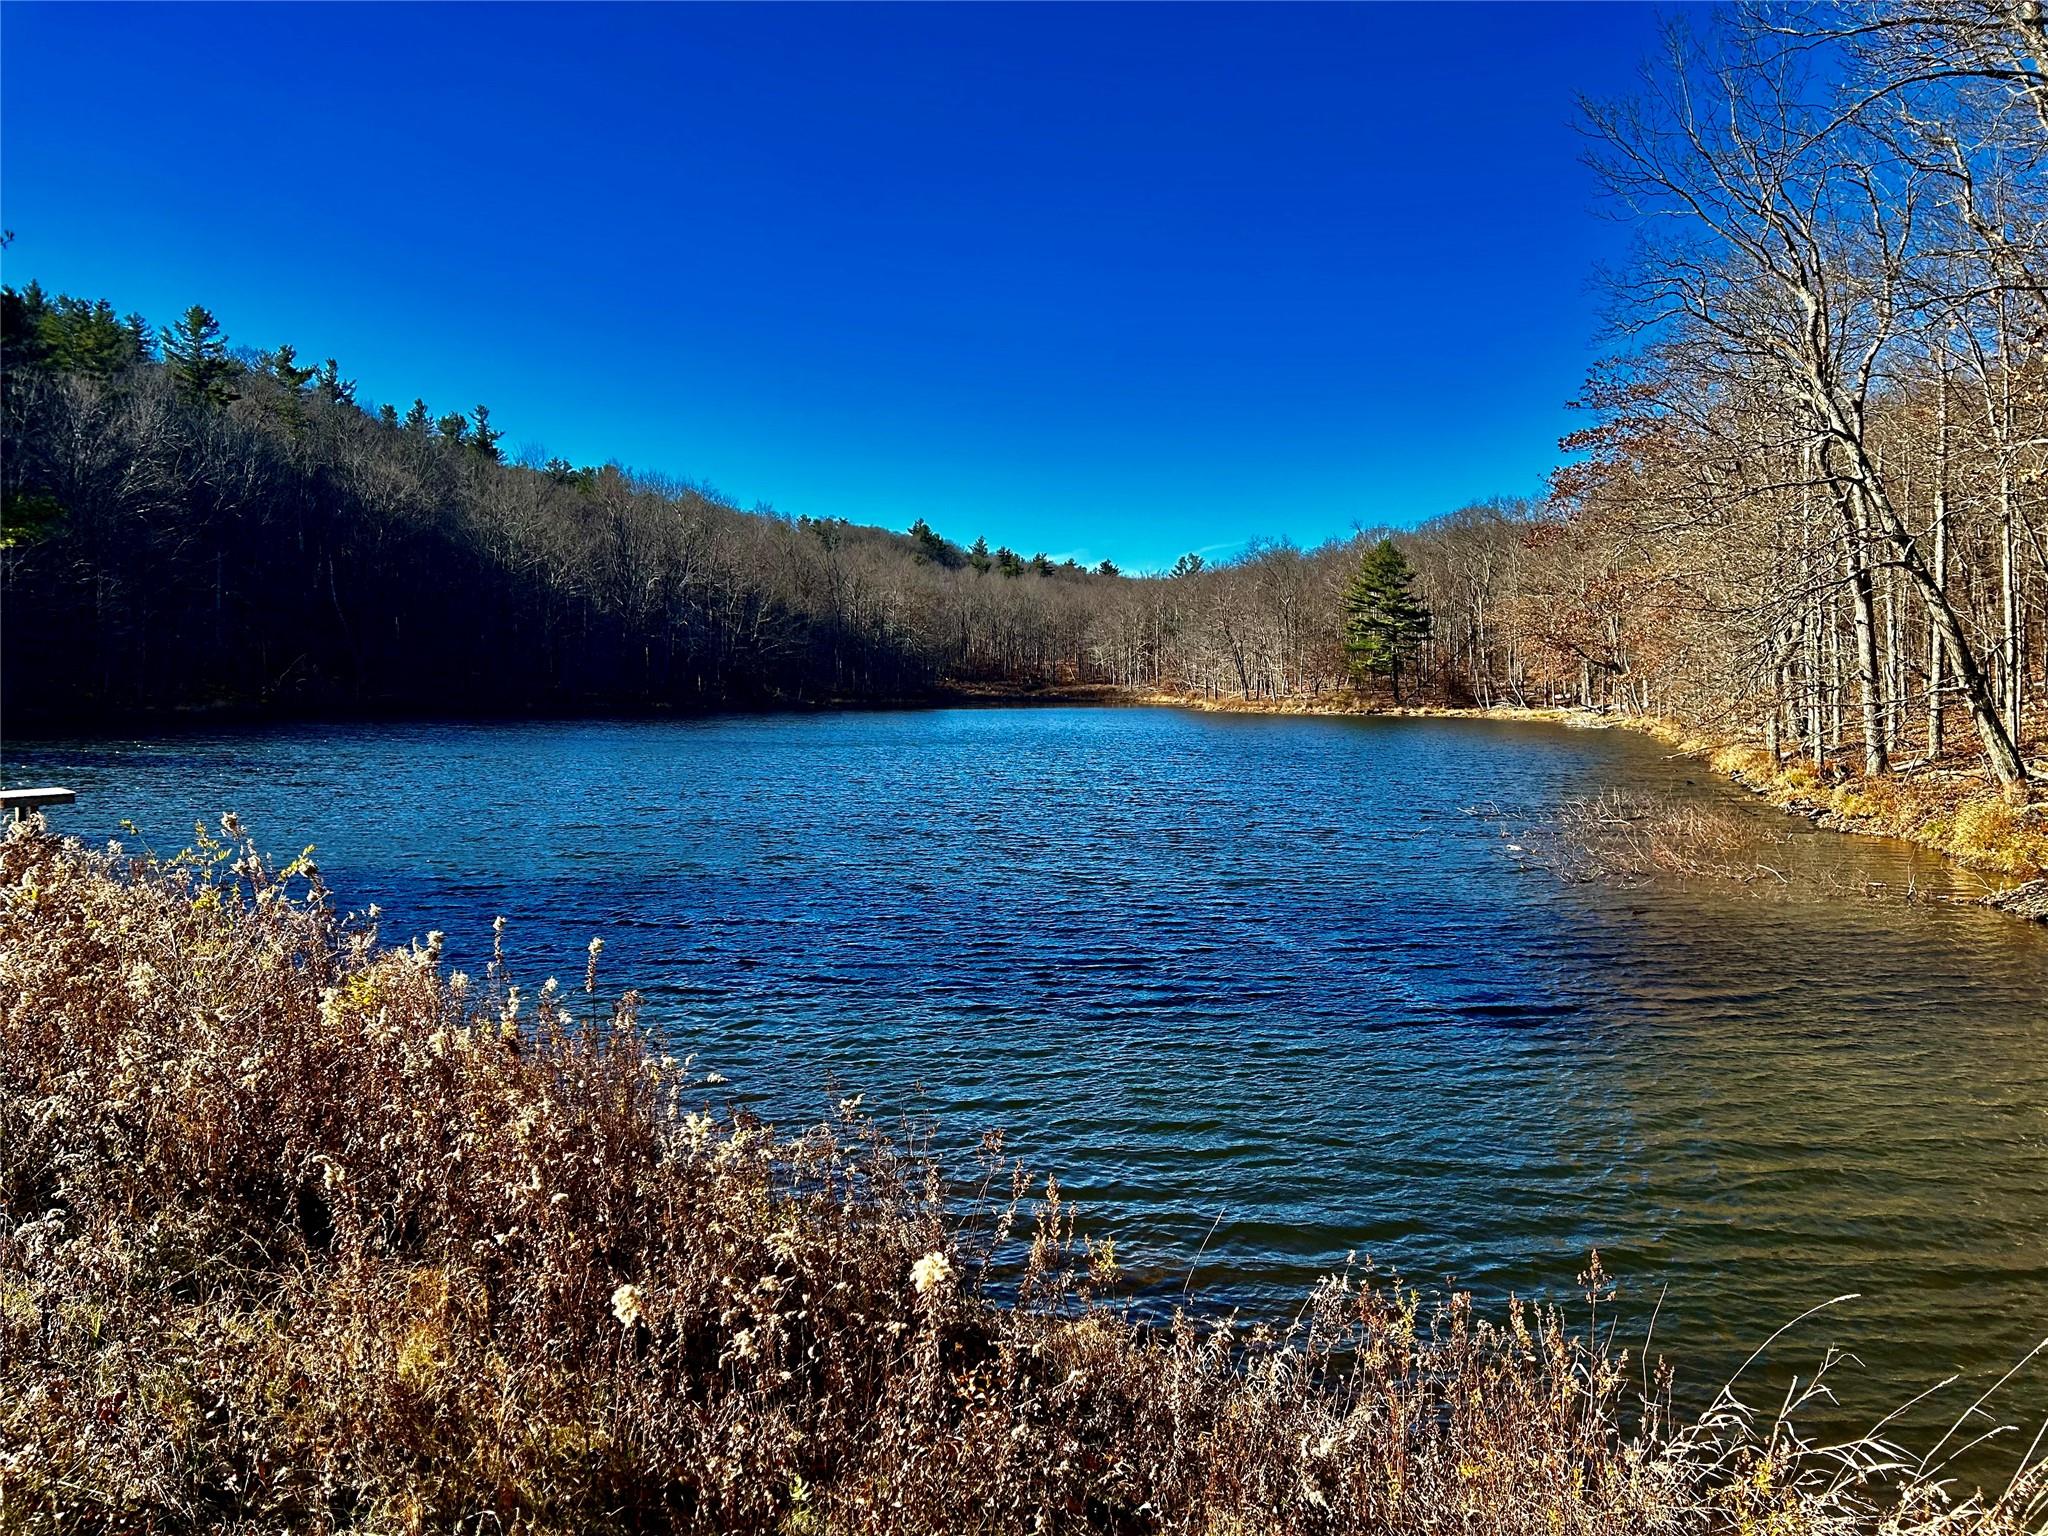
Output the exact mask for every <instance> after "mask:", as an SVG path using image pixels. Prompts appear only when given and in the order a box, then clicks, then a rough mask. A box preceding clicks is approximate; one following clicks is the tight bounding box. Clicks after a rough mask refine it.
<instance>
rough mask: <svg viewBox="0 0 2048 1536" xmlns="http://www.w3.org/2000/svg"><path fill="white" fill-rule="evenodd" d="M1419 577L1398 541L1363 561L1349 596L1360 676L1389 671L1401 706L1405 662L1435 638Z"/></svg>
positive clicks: (1349, 639) (1348, 645)
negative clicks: (1419, 590) (1417, 586)
mask: <svg viewBox="0 0 2048 1536" xmlns="http://www.w3.org/2000/svg"><path fill="white" fill-rule="evenodd" d="M1414 583H1415V572H1414V570H1413V569H1412V568H1411V567H1410V566H1409V564H1408V562H1407V560H1405V559H1404V558H1403V557H1402V555H1401V551H1400V550H1398V549H1396V548H1395V547H1394V541H1393V540H1392V539H1381V540H1380V541H1379V543H1377V544H1375V545H1373V547H1372V548H1371V549H1368V550H1367V551H1366V552H1365V554H1364V556H1363V557H1362V558H1361V559H1360V560H1359V562H1358V574H1357V575H1355V576H1353V577H1352V578H1351V585H1350V586H1349V587H1348V588H1347V589H1346V590H1345V593H1344V650H1345V653H1346V654H1347V655H1348V656H1349V658H1350V661H1351V669H1352V671H1353V672H1354V673H1355V674H1357V675H1358V676H1360V677H1365V676H1369V675H1370V674H1372V673H1374V672H1379V671H1385V672H1386V673H1387V674H1388V676H1389V677H1390V679H1391V680H1392V682H1393V687H1394V702H1395V703H1396V704H1398V703H1400V702H1401V658H1402V656H1404V655H1405V654H1407V653H1408V652H1410V651H1412V650H1413V649H1414V648H1415V647H1416V645H1418V644H1419V643H1420V642H1421V641H1423V640H1424V639H1426V638H1427V637H1428V635H1429V623H1430V618H1429V610H1428V609H1427V608H1425V607H1424V606H1423V605H1422V603H1421V602H1420V601H1419V600H1418V599H1417V598H1416V596H1415V593H1414V590H1413V588H1414Z"/></svg>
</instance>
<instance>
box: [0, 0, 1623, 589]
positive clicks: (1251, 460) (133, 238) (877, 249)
mask: <svg viewBox="0 0 2048 1536" xmlns="http://www.w3.org/2000/svg"><path fill="white" fill-rule="evenodd" d="M1655 27H1656V15H1655V13H1654V12H1653V11H1651V10H1649V9H1648V8H1646V7H1638V6H1632V5H1599V6H1586V7H1580V6H1547V5H1538V4H1527V5H1511V6H1486V5H1451V4H1445V5H1437V6H1428V7H1423V6H1416V7H1409V6H1395V5H1362V6H1350V7H1339V6H1304V7H1292V8H1282V7H1277V6H1267V7H1259V8H1236V7H1223V6H1200V7H1178V6H1164V5H1161V6H1134V7H1113V6H1100V7H1097V6H1052V5H1047V6H1036V7H1015V8H1013V7H995V6H913V7H900V8H898V7H872V8H870V7H855V6H831V7H810V6H795V5H764V6H756V7H749V8H726V7H715V6H696V5H640V6H628V7H620V8H607V7H598V6H577V7H560V8H557V7H551V6H540V5H525V6H507V7H503V8H499V7H494V6H484V5H462V6H450V7H445V8H441V7H427V6H419V5H402V6H401V5H383V6H373V5H347V6H338V7H324V6H312V5H291V6H284V5H278V6H253V5H243V6H228V7H222V8H202V7H197V6H171V5H164V6H147V7H142V8H129V7H125V6H110V5H67V6H43V5H28V4H7V5H6V6H5V7H4V10H0V93H4V94H0V129H4V138H0V215H4V220H5V223H6V225H7V227H9V228H11V229H13V230H15V231H16V232H17V239H16V243H15V245H14V247H13V248H12V249H11V250H10V251H9V252H8V254H7V258H6V276H7V280H8V281H9V282H12V283H15V284H16V285H20V284H22V283H25V282H27V281H28V280H29V279H30V278H37V279H40V280H41V281H42V282H43V284H44V285H45V286H46V287H48V288H51V289H53V290H55V289H62V290H66V291H70V292H73V293H77V294H81V295H84V296H89V297H95V298H97V297H106V298H110V299H112V300H113V301H114V303H115V305H116V307H117V308H118V309H120V310H121V311H122V312H124V313H125V312H126V311H128V310H131V309H140V310H142V311H143V312H144V313H145V314H147V315H149V316H150V318H151V319H153V320H156V321H159V322H162V321H165V320H168V319H170V318H171V317H172V316H173V315H175V314H176V313H177V312H179V311H181V310H182V309H183V308H184V307H185V306H186V305H188V304H190V303H192V302H194V301H198V302H201V303H204V304H206V305H207V306H208V307H210V308H211V309H213V310H214V312H215V313H216V314H217V315H219V317H220V318H221V321H222V323H223V324H224V326H225V327H226V329H227V331H228V333H229V337H230V340H231V341H232V342H235V343H239V344H247V345H253V346H261V347H264V348H269V347H273V346H275V345H276V344H278V343H279V342H283V341H290V342H292V343H294V344H295V345H296V346H297V347H298V349H299V353H300V355H301V356H302V357H312V358H319V357H325V356H328V355H329V354H333V355H336V356H338V357H339V358H340V359H341V361H342V364H343V371H344V372H345V373H347V374H350V375H353V376H354V377H356V378H358V379H359V380H360V381H361V392H362V394H363V396H364V397H365V398H368V399H372V400H378V401H381V400H386V399H390V400H395V401H397V402H399V403H400V404H401V405H402V404H404V403H405V402H408V401H410V400H411V398H412V397H413V396H414V395H415V394H418V395H423V396H424V397H425V398H426V400H427V402H428V404H429V405H430V406H432V407H433V408H434V409H435V411H436V412H437V413H440V412H443V411H446V410H450V409H459V408H464V407H467V406H469V405H472V404H474V403H475V402H477V401H479V400H482V401H485V402H487V403H488V404H489V405H490V406H491V409H492V417H493V420H494V421H495V422H496V423H498V424H500V425H502V426H503V427H504V429H505V431H506V443H507V446H508V447H510V448H513V449H515V450H519V449H523V448H525V447H528V446H539V447H541V448H543V449H544V450H545V451H547V452H549V453H558V454H560V455H562V456H563V457H566V458H568V459H571V460H574V461H576V462H579V463H580V462H599V461H603V460H606V459H619V460H622V461H624V462H625V463H627V464H630V465H632V466H634V467H636V468H640V469H647V470H659V471H662V472H665V473H668V474H673V475H677V476H681V477H684V478H688V479H691V480H696V481H700V482H706V483H709V484H711V485H713V486H715V487H717V488H718V489H719V490H720V491H722V492H723V493H725V494H726V495H728V496H730V497H732V498H734V499H735V500H737V501H738V502H740V503H741V504H743V505H752V504H755V503H768V504H772V505H773V506H775V507H776V508H778V509H779V510H781V511H783V512H787V513H790V514H796V513H809V514H810V515H812V516H820V517H822V516H841V517H848V518H852V519H854V520H856V521H860V522H875V523H881V524H885V525H888V526H893V527H897V528H901V527H905V526H907V525H908V524H909V523H910V522H911V521H912V519H914V518H917V517H920V516H921V517H924V518H927V519H928V520H929V521H930V522H931V523H932V525H933V526H934V527H935V528H937V529H938V530H939V531H940V532H942V533H944V534H946V535H948V536H949V537H952V538H956V539H959V540H961V541H963V542H965V541H968V540H971V539H972V538H973V537H974V536H975V535H976V534H986V535H987V537H988V538H989V540H990V542H991V543H992V544H1009V545H1012V546H1014V547H1016V548H1018V549H1019V550H1021V551H1023V552H1025V553H1030V552H1033V551H1037V550H1045V551H1047V552H1049V553H1052V554H1054V555H1056V556H1066V555H1069V554H1071V555H1074V556H1076V557H1078V558H1082V559H1086V560H1090V561H1093V560H1097V559H1101V558H1104V557H1108V558H1111V559H1114V560H1116V561H1118V562H1119V563H1120V564H1123V565H1125V566H1126V567H1127V568H1148V567H1153V566H1157V565H1161V564H1164V563H1167V562H1169V561H1170V560H1171V559H1172V558H1173V557H1174V556H1175V555H1176V554H1178V553H1179V552H1181V551H1183V550H1187V549H1203V550H1208V551H1210V552H1211V553H1226V552H1228V551H1229V550H1230V549H1231V548H1234V547H1236V546H1238V545H1240V544H1241V543H1242V542H1243V541H1244V540H1246V539H1247V538H1252V537H1269V538H1278V537H1288V538H1293V539H1295V540H1297V541H1299V542H1302V543H1314V542H1317V541H1319V540H1321V539H1324V538H1327V537H1330V536H1332V535H1336V534H1341V533H1343V532H1345V531H1346V530H1347V529H1348V528H1350V526H1351V525H1352V524H1353V523H1367V524H1372V523H1380V522H1390V523H1406V522H1414V521H1418V520H1420V519H1422V518H1425V517H1428V516H1431V515H1433V514H1435V513H1437V512H1441V511H1447V510H1449V509H1451V508H1452V507H1455V506H1457V505H1459V504H1461V503H1463V502H1466V501H1470V500H1474V499H1477V498H1480V497H1484V496H1488V495H1492V494H1518V493H1530V492H1534V491H1536V490H1537V489H1538V488H1539V487H1540V486H1541V484H1542V481H1543V478H1544V476H1545V474H1546V472H1547V471H1548V469H1549V468H1550V467H1551V465H1552V463H1553V462H1554V461H1555V459H1556V457H1557V449H1556V442H1557V439H1558V437H1559V436H1561V435H1562V434H1563V433H1564V432H1565V431H1567V430H1569V429H1570V421H1569V413H1568V412H1567V411H1566V410H1565V409H1564V403H1565V401H1566V400H1568V399H1569V398H1570V397H1571V396H1572V395H1573V394H1574V393H1575V392H1576V391H1577V388H1578V385H1579V383H1580V381H1581V380H1582V378H1583V377H1584V374H1585V370H1586V366H1587V364H1588V362H1589V361H1590V360H1591V359H1592V358H1593V357H1594V356H1595V355H1596V352H1597V350H1598V342H1599V321H1598V315H1599V310H1600V304H1599V301H1598V297H1597V294H1596V293H1595V291H1594V289H1593V287H1592V284H1591V275H1592V271H1593V268H1594V266H1595V264H1596V262H1597V261H1598V260H1600V259H1603V258H1608V259H1611V258H1613V257H1615V256H1617V255H1618V254H1619V252H1620V250H1621V248H1622V242H1623V240H1624V235H1623V233H1622V231H1621V230H1620V229H1619V228H1618V227H1617V226H1616V225H1614V224H1613V223H1611V222H1608V221H1606V220H1604V219H1603V218H1601V217H1600V216H1599V214H1598V212H1597V206H1598V204H1597V198H1596V194H1595V190H1594V188H1593V185H1592V182H1591V178H1590V176H1589V174H1588V173H1587V172H1586V171H1584V170H1583V169H1582V168H1581V167H1580V165H1579V163H1578V153H1579V144H1578V140H1577V137H1576V135H1575V133H1574V131H1573V128H1572V117H1573V105H1572V104H1573V98H1574V94H1575V93H1576V92H1577V91H1579V90H1587V91H1590V92H1592V93H1593V94H1595V95H1606V94H1614V93H1617V92H1624V91H1626V90H1628V89H1629V88H1630V86H1631V84H1632V81H1633V78H1634V74H1635V69H1636V66H1637V63H1638V61H1639V60H1640V59H1641V58H1642V57H1643V56H1644V55H1646V54H1647V53H1649V52H1650V51H1651V50H1652V46H1653V41H1654V36H1653V34H1654V31H1655Z"/></svg>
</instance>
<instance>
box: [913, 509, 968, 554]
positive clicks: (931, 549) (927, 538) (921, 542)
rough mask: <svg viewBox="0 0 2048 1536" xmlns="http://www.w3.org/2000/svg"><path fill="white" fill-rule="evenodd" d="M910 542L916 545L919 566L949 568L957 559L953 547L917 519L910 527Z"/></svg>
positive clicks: (922, 521)
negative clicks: (942, 566)
mask: <svg viewBox="0 0 2048 1536" xmlns="http://www.w3.org/2000/svg"><path fill="white" fill-rule="evenodd" d="M910 540H911V543H913V544H914V545H916V550H915V553H916V556H917V561H918V563H919V564H920V565H944V566H950V565H952V564H953V562H954V560H955V559H956V558H957V557H956V556H955V555H954V553H953V546H952V545H950V544H948V543H947V542H946V541H945V540H944V539H942V538H940V537H939V536H938V535H937V534H936V533H933V532H932V525H931V524H930V523H928V522H926V521H925V520H924V519H923V518H921V517H920V518H919V519H918V520H917V521H916V522H914V523H912V524H911V525H910Z"/></svg>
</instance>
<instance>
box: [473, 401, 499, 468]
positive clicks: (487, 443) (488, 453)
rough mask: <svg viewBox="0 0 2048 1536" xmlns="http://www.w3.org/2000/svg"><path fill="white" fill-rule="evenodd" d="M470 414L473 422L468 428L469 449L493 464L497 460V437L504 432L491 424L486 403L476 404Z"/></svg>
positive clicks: (489, 409) (489, 411)
mask: <svg viewBox="0 0 2048 1536" xmlns="http://www.w3.org/2000/svg"><path fill="white" fill-rule="evenodd" d="M472 414H473V415H474V417H475V422H474V424H473V425H472V426H471V427H470V429H469V451H470V452H471V453H474V454H475V455H476V456H477V457H478V458H483V459H489V460H490V461H491V462H492V463H494V464H495V463H496V462H497V461H498V439H499V438H501V437H503V436H504V435H505V434H504V433H502V432H500V431H498V430H497V428H495V427H493V426H492V425H491V408H490V407H489V406H488V405H480V406H478V407H477V408H476V410H475V411H474V412H473V413H472Z"/></svg>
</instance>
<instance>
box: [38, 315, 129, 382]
mask: <svg viewBox="0 0 2048 1536" xmlns="http://www.w3.org/2000/svg"><path fill="white" fill-rule="evenodd" d="M43 336H44V339H45V341H46V342H47V343H48V353H49V359H50V361H51V362H52V363H53V364H55V365H56V366H57V367H59V368H61V369H63V370H64V371H65V372H66V373H82V374H85V375H87V376H88V377H91V378H95V379H110V378H112V377H113V376H114V375H115V374H117V373H119V372H120V371H121V370H122V369H124V368H126V367H127V366H128V365H129V364H130V363H131V362H133V361H134V347H133V345H132V343H131V340H130V337H129V335H128V332H127V331H126V330H125V329H124V328H123V327H122V325H121V322H120V321H119V320H117V319H116V318H115V317H114V306H113V305H111V304H109V303H108V302H107V301H106V300H105V299H101V300H100V301H99V302H97V303H89V302H87V301H86V300H84V299H74V298H71V297H70V296H69V295H66V296H64V297H62V298H59V299H58V300H57V303H56V306H55V307H54V308H53V309H49V310H47V311H45V313H44V315H43Z"/></svg>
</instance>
